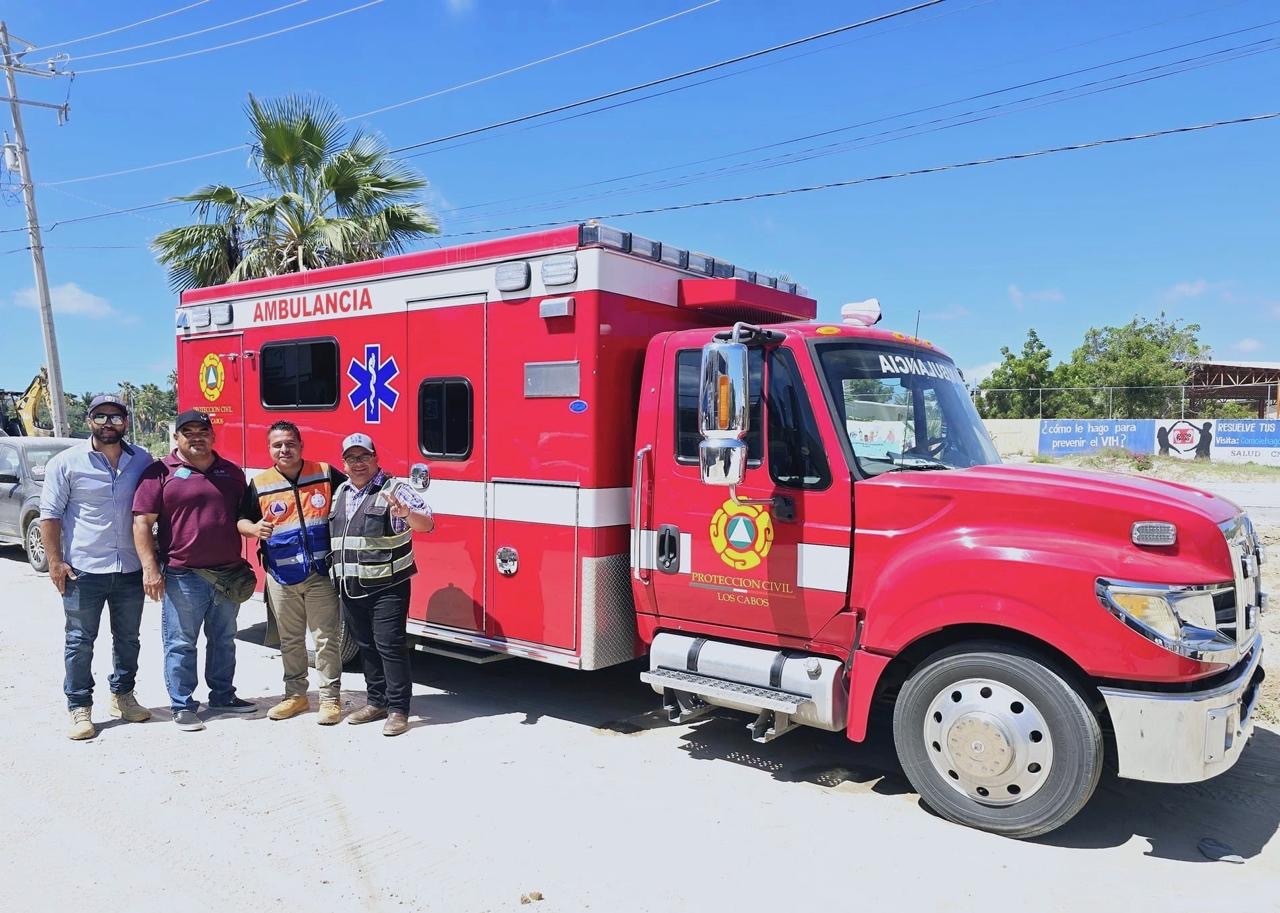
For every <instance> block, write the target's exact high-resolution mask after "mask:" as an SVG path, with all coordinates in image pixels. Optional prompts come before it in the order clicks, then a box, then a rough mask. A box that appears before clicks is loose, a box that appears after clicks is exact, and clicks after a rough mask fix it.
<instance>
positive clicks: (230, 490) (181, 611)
mask: <svg viewBox="0 0 1280 913" xmlns="http://www.w3.org/2000/svg"><path fill="white" fill-rule="evenodd" d="M175 427H176V428H177V431H176V432H175V434H174V443H175V444H176V445H177V446H176V448H175V449H174V451H173V452H172V453H171V454H169V455H168V456H167V457H165V458H164V459H163V460H157V461H156V462H155V463H153V464H152V465H151V466H150V467H148V468H147V471H146V472H144V473H143V475H142V479H141V480H140V481H139V483H138V490H137V492H136V493H135V494H134V498H133V514H134V517H133V538H134V542H135V544H136V545H137V548H138V557H139V558H141V559H142V588H143V590H144V591H145V592H146V594H147V596H149V597H150V598H151V599H157V600H161V602H162V603H163V614H162V615H161V627H160V631H161V638H162V640H163V641H164V681H165V685H166V687H167V688H168V689H169V703H170V706H171V708H172V710H173V721H174V722H175V723H177V725H178V728H179V729H184V730H197V729H203V728H204V723H202V722H201V721H200V717H199V716H198V715H197V714H196V711H197V710H198V709H199V707H200V703H199V701H197V700H196V699H195V698H194V697H193V696H192V695H193V692H194V691H195V689H196V637H197V635H198V634H199V632H200V627H201V625H203V626H204V636H205V652H206V655H205V667H204V678H205V684H206V685H207V686H208V687H209V708H210V709H211V710H213V711H215V712H230V713H252V712H253V711H254V710H256V709H257V705H256V704H253V703H252V702H250V701H246V700H243V699H242V698H239V697H237V696H236V689H235V686H234V685H233V684H232V679H233V678H234V677H235V671H236V641H235V635H236V614H237V612H238V610H239V606H238V605H236V603H235V602H233V601H232V600H230V599H228V598H227V597H226V596H224V595H222V594H221V593H219V592H218V590H217V589H216V588H215V587H214V586H213V584H212V583H210V582H209V581H208V580H206V579H205V577H204V576H203V575H201V574H199V573H197V569H200V570H212V569H218V568H225V567H227V566H229V565H233V564H235V563H236V562H237V561H239V560H240V557H241V553H240V542H241V539H240V533H239V532H238V531H237V530H236V518H237V516H238V511H239V509H240V501H241V499H242V498H243V497H244V491H245V487H246V483H245V478H244V470H242V469H241V468H240V467H239V466H237V465H236V464H235V463H232V462H230V461H229V460H224V459H223V458H222V457H220V456H218V454H217V452H216V451H215V450H214V449H213V442H214V433H213V426H212V424H211V423H210V421H209V416H207V415H205V414H204V413H203V412H197V411H195V410H194V409H192V410H189V411H187V412H184V413H182V414H181V415H179V416H178V420H177V423H176V426H175ZM153 524H157V525H158V530H159V540H160V541H159V550H158V552H157V547H156V543H155V541H153V539H152V536H151V527H152V525H153Z"/></svg>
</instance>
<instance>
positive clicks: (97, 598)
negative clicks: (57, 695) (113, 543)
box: [62, 571, 142, 710]
mask: <svg viewBox="0 0 1280 913" xmlns="http://www.w3.org/2000/svg"><path fill="white" fill-rule="evenodd" d="M104 603H105V604H106V605H108V606H110V612H111V663H112V665H113V666H114V669H113V670H112V672H111V678H110V679H109V680H108V681H109V682H110V684H111V693H112V694H128V693H129V692H130V691H132V690H133V683H134V679H136V678H137V676H138V649H139V647H140V642H139V638H138V628H139V627H140V626H141V625H142V571H134V572H133V573H131V574H86V573H84V571H79V572H78V573H77V576H76V579H75V580H72V579H71V578H70V577H68V578H67V584H66V586H65V587H64V588H63V592H62V608H63V610H64V611H65V612H66V615H67V627H66V630H67V640H66V648H65V650H64V653H63V655H64V658H65V661H66V667H67V677H66V679H65V680H64V681H63V683H62V690H63V692H64V693H65V694H66V695H67V709H68V710H75V709H76V708H77V707H92V706H93V642H94V641H95V640H97V639H98V626H99V624H100V623H101V622H102V607H103V604H104Z"/></svg>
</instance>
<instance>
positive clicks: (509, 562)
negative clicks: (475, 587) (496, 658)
mask: <svg viewBox="0 0 1280 913" xmlns="http://www.w3.org/2000/svg"><path fill="white" fill-rule="evenodd" d="M490 498H491V501H490V504H491V511H492V520H491V521H490V522H491V532H490V536H489V542H490V545H491V551H492V558H491V561H490V564H489V579H490V581H491V584H490V587H489V617H488V619H487V621H488V633H489V636H491V637H500V638H503V639H506V640H522V641H527V642H529V643H535V644H542V645H544V646H548V647H556V648H559V649H563V650H575V649H577V634H578V632H577V605H578V552H577V540H578V530H577V517H578V489H577V487H576V486H568V485H545V484H535V483H525V482H494V483H493V486H492V488H491V494H490Z"/></svg>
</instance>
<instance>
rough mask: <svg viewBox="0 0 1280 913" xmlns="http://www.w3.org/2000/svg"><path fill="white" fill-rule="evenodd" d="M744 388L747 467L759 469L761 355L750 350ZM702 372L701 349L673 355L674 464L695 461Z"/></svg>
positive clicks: (696, 456) (761, 415)
mask: <svg viewBox="0 0 1280 913" xmlns="http://www.w3.org/2000/svg"><path fill="white" fill-rule="evenodd" d="M747 367H748V376H747V387H748V392H749V393H750V399H751V405H750V410H749V411H750V418H749V422H750V428H751V430H750V431H748V432H747V438H746V440H747V465H748V466H759V465H760V460H761V459H762V458H763V456H764V435H763V434H762V433H761V424H762V422H763V416H764V407H763V402H762V398H761V395H760V388H761V386H762V383H761V378H762V376H763V374H764V355H763V353H762V352H761V351H760V350H759V349H752V350H751V353H750V357H749V358H748V360H747ZM701 371H702V350H701V349H685V350H683V351H680V352H677V353H676V462H678V463H696V462H698V444H699V442H701V440H702V436H701V435H700V434H699V433H698V382H699V380H700V377H699V375H700V373H701Z"/></svg>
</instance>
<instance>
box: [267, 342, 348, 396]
mask: <svg viewBox="0 0 1280 913" xmlns="http://www.w3.org/2000/svg"><path fill="white" fill-rule="evenodd" d="M261 360H262V374H261V378H262V405H264V406H266V407H267V408H269V409H332V408H333V407H334V406H336V405H338V343H337V340H334V339H306V340H290V341H289V342H269V343H266V344H265V345H263V347H262V352H261Z"/></svg>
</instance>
